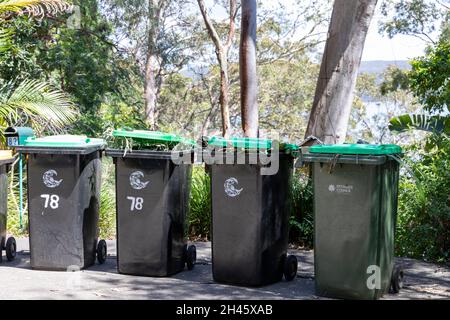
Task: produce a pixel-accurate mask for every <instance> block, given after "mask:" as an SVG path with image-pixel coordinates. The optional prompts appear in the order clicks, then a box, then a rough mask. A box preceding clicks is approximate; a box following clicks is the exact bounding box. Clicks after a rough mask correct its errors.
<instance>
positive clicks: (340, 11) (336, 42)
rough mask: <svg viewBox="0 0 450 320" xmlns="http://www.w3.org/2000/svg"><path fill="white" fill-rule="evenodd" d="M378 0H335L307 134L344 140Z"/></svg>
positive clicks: (334, 140) (336, 141) (324, 139)
mask: <svg viewBox="0 0 450 320" xmlns="http://www.w3.org/2000/svg"><path fill="white" fill-rule="evenodd" d="M376 4H377V0H335V3H334V8H333V13H332V17H331V22H330V27H329V31H328V39H327V42H326V46H325V53H324V55H323V59H322V65H321V69H320V74H319V79H318V82H317V88H316V94H315V98H314V103H313V107H312V111H311V116H310V119H309V123H308V128H307V130H306V137H309V136H315V137H316V138H318V139H320V140H321V141H323V142H325V143H332V144H334V143H342V142H344V141H345V139H346V136H347V129H348V123H349V118H350V113H351V108H352V103H353V97H354V90H355V86H356V80H357V76H358V71H359V66H360V63H361V58H362V53H363V49H364V43H365V40H366V36H367V32H368V30H369V26H370V23H371V20H372V17H373V15H374V12H375V7H376Z"/></svg>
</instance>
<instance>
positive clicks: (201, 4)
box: [197, 0, 224, 53]
mask: <svg viewBox="0 0 450 320" xmlns="http://www.w3.org/2000/svg"><path fill="white" fill-rule="evenodd" d="M197 2H198V6H199V8H200V12H201V13H202V16H203V20H204V21H205V24H206V29H207V30H208V34H209V36H210V37H211V39H212V41H213V42H214V45H215V46H216V49H217V51H218V53H220V52H222V51H223V49H224V48H223V46H222V43H221V41H220V37H219V34H218V33H217V31H216V28H215V27H214V25H213V23H212V21H211V20H210V19H209V16H208V13H207V12H206V6H205V2H204V1H203V0H197Z"/></svg>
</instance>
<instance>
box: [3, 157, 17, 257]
mask: <svg viewBox="0 0 450 320" xmlns="http://www.w3.org/2000/svg"><path fill="white" fill-rule="evenodd" d="M13 162H14V157H13V156H12V153H11V151H0V262H2V259H3V250H5V252H6V259H7V260H8V261H13V260H14V258H15V257H16V250H17V244H16V240H15V239H14V238H13V237H10V238H7V234H6V231H7V230H6V222H7V221H6V220H7V211H8V171H9V167H10V165H11V164H12V163H13Z"/></svg>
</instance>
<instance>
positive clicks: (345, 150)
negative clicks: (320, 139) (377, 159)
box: [309, 144, 402, 156]
mask: <svg viewBox="0 0 450 320" xmlns="http://www.w3.org/2000/svg"><path fill="white" fill-rule="evenodd" d="M309 152H310V153H322V154H348V155H353V154H354V155H375V156H380V155H389V154H401V153H402V148H401V147H400V146H397V145H395V144H384V145H374V144H335V145H317V146H312V147H310V148H309Z"/></svg>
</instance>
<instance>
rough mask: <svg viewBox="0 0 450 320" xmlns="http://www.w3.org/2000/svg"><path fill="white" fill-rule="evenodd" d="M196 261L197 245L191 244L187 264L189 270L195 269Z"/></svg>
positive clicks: (187, 253) (187, 254)
mask: <svg viewBox="0 0 450 320" xmlns="http://www.w3.org/2000/svg"><path fill="white" fill-rule="evenodd" d="M196 261H197V248H196V247H195V246H189V247H188V248H187V252H186V265H187V268H188V270H192V269H194V266H195V262H196Z"/></svg>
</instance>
